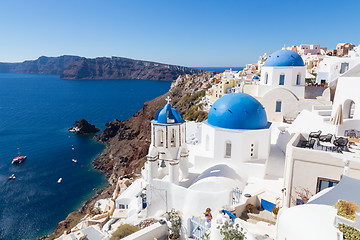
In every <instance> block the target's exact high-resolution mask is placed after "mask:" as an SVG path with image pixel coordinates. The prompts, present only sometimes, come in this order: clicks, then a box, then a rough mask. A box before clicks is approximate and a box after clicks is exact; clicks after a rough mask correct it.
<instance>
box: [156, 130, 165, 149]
mask: <svg viewBox="0 0 360 240" xmlns="http://www.w3.org/2000/svg"><path fill="white" fill-rule="evenodd" d="M156 139H157V141H156V142H157V146H158V147H163V146H164V131H163V130H162V129H160V130H158V131H157V136H156Z"/></svg>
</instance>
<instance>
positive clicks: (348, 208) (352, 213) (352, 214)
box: [334, 200, 359, 221]
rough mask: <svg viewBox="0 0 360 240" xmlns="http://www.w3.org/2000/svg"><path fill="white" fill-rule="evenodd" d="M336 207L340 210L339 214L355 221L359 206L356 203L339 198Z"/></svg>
mask: <svg viewBox="0 0 360 240" xmlns="http://www.w3.org/2000/svg"><path fill="white" fill-rule="evenodd" d="M334 207H335V208H336V209H337V210H338V212H337V215H339V216H341V217H344V218H347V219H350V220H352V221H355V219H356V213H357V212H358V211H359V206H358V205H357V204H356V203H353V202H348V201H344V200H339V201H338V202H337V203H336V204H335V205H334Z"/></svg>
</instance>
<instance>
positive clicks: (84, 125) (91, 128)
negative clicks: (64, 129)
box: [68, 118, 100, 134]
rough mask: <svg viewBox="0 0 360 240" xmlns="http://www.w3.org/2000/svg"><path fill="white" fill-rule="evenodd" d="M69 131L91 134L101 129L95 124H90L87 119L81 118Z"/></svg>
mask: <svg viewBox="0 0 360 240" xmlns="http://www.w3.org/2000/svg"><path fill="white" fill-rule="evenodd" d="M68 131H69V132H74V133H76V134H90V133H97V132H99V131H100V129H98V128H96V127H95V125H93V124H90V123H89V122H88V121H86V120H85V119H83V118H82V119H80V120H79V121H76V122H75V123H74V125H73V126H72V127H70V128H69V129H68Z"/></svg>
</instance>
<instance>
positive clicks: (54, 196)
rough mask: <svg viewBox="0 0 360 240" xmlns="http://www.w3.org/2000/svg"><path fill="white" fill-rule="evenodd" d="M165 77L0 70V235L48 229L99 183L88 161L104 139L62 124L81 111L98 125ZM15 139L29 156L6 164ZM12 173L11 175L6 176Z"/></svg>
mask: <svg viewBox="0 0 360 240" xmlns="http://www.w3.org/2000/svg"><path fill="white" fill-rule="evenodd" d="M170 84H171V83H170V82H161V81H147V80H65V79H60V78H59V77H58V76H55V75H26V74H0V238H2V239H6V240H13V239H14V240H15V239H16V240H17V239H21V238H26V239H32V238H35V237H38V236H41V235H43V234H47V233H49V232H50V231H52V230H54V228H56V226H57V223H58V222H59V221H61V220H63V219H65V217H66V216H67V214H68V213H70V212H71V211H74V210H76V209H78V208H79V207H81V205H82V204H83V203H84V201H85V200H86V199H87V198H89V197H90V196H92V195H93V194H94V193H95V191H96V190H93V189H94V188H100V187H103V186H105V185H106V179H105V177H104V176H103V175H102V174H100V173H99V172H97V171H95V170H94V169H93V168H92V166H91V161H92V160H93V159H94V157H96V155H97V154H99V153H100V152H101V151H102V150H103V149H104V145H102V144H100V143H97V142H94V141H93V140H92V136H77V135H75V134H72V133H69V132H67V128H68V127H70V126H72V124H73V123H74V122H75V121H76V120H79V119H80V118H85V119H86V120H88V121H89V122H90V123H92V124H95V125H96V126H97V127H99V128H104V124H105V123H106V122H109V121H112V120H114V119H115V118H117V119H120V120H123V119H127V118H129V117H131V115H132V114H134V113H135V112H136V111H138V110H139V109H141V107H142V105H143V103H144V102H145V101H148V100H151V99H153V98H155V97H157V96H159V95H161V94H163V93H165V92H167V90H168V89H169V88H170ZM18 146H19V147H20V149H21V153H22V155H27V157H28V158H27V160H26V161H25V162H24V163H23V164H21V165H12V164H11V160H12V159H13V158H14V157H15V156H16V155H17V147H18ZM72 147H73V148H74V150H72ZM72 159H77V160H78V162H77V163H74V162H73V161H72ZM11 174H15V176H16V179H15V180H8V177H9V176H10V175H11ZM60 177H61V178H62V179H63V180H62V182H61V183H60V184H58V183H57V181H58V179H59V178H60Z"/></svg>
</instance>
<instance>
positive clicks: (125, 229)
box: [110, 224, 140, 240]
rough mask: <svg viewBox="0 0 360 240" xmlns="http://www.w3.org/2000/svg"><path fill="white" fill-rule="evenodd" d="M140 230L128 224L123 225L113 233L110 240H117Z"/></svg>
mask: <svg viewBox="0 0 360 240" xmlns="http://www.w3.org/2000/svg"><path fill="white" fill-rule="evenodd" d="M139 230H140V227H138V226H133V225H130V224H123V225H120V226H119V227H118V229H117V230H116V231H115V232H114V233H113V235H112V236H111V238H110V240H119V239H122V238H124V237H126V236H129V235H131V234H133V233H134V232H137V231H139Z"/></svg>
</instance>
